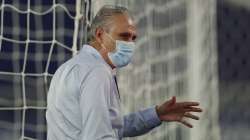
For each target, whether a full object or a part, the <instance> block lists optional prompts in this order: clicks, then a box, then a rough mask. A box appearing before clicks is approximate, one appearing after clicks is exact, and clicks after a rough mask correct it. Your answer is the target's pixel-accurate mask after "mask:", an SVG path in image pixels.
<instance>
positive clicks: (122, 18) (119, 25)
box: [103, 14, 137, 52]
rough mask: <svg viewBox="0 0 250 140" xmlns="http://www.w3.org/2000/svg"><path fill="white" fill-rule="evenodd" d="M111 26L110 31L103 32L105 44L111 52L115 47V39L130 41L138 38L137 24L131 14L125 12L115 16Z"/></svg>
mask: <svg viewBox="0 0 250 140" xmlns="http://www.w3.org/2000/svg"><path fill="white" fill-rule="evenodd" d="M110 27H111V28H110V29H109V32H108V33H104V34H103V45H104V46H106V47H107V49H108V50H109V52H110V51H113V50H114V49H115V40H122V41H128V42H132V41H135V40H136V37H137V34H136V26H135V24H134V22H133V20H132V19H131V18H130V17H129V16H127V15H123V14H119V15H118V14H117V15H115V16H113V22H112V23H111V25H110ZM107 34H108V35H110V36H111V37H112V38H113V40H112V39H111V38H110V37H109V36H108V35H107Z"/></svg>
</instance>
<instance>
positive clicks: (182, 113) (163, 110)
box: [156, 96, 202, 128]
mask: <svg viewBox="0 0 250 140" xmlns="http://www.w3.org/2000/svg"><path fill="white" fill-rule="evenodd" d="M198 106H199V103H198V102H176V97H175V96H174V97H172V99H170V100H168V101H166V102H164V103H163V104H162V105H160V106H156V112H157V114H158V116H159V118H160V120H161V121H166V122H173V121H176V122H180V123H182V124H184V125H185V126H187V127H189V128H192V127H193V125H191V124H190V123H189V122H187V121H186V120H185V118H191V119H194V120H199V117H198V116H196V115H193V114H191V112H202V109H201V108H199V107H198Z"/></svg>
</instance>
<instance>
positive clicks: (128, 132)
mask: <svg viewBox="0 0 250 140" xmlns="http://www.w3.org/2000/svg"><path fill="white" fill-rule="evenodd" d="M113 77H114V75H113V74H112V69H111V67H110V66H109V65H108V64H107V63H106V62H105V61H104V59H103V58H102V56H101V55H100V54H99V52H98V51H97V50H96V49H94V48H93V47H91V46H89V45H84V46H83V48H82V49H81V50H80V51H79V53H78V54H77V55H75V56H74V57H73V58H71V59H70V60H69V61H67V62H66V63H64V64H63V65H62V66H60V67H59V69H58V70H57V71H56V73H55V74H54V76H53V78H52V81H51V84H50V89H49V93H48V101H47V102H48V104H47V107H48V109H47V111H46V120H47V127H48V133H47V140H121V139H122V137H133V136H139V135H142V134H145V133H147V132H149V131H150V130H152V129H153V128H155V127H157V126H159V125H160V124H161V121H160V120H159V118H158V116H157V114H156V110H155V107H151V108H148V109H145V110H141V111H138V112H135V113H131V114H129V115H126V116H122V113H121V108H120V98H119V95H118V90H117V87H116V82H115V80H114V78H113Z"/></svg>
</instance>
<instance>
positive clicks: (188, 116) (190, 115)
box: [183, 112, 199, 120]
mask: <svg viewBox="0 0 250 140" xmlns="http://www.w3.org/2000/svg"><path fill="white" fill-rule="evenodd" d="M183 116H184V117H187V118H191V119H194V120H199V117H198V116H196V115H193V114H191V113H187V112H186V113H184V115H183Z"/></svg>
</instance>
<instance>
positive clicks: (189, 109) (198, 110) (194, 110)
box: [184, 107, 202, 112]
mask: <svg viewBox="0 0 250 140" xmlns="http://www.w3.org/2000/svg"><path fill="white" fill-rule="evenodd" d="M184 110H185V111H186V112H202V109H201V108H197V107H187V108H185V109H184Z"/></svg>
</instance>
